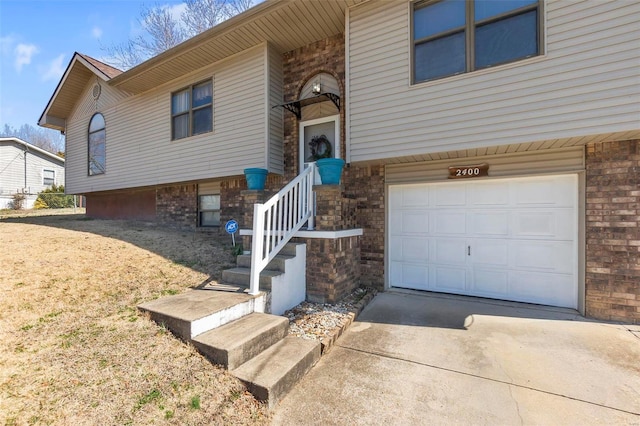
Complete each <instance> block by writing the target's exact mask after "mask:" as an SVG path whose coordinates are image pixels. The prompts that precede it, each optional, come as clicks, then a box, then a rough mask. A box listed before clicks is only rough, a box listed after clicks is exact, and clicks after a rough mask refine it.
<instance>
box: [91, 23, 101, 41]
mask: <svg viewBox="0 0 640 426" xmlns="http://www.w3.org/2000/svg"><path fill="white" fill-rule="evenodd" d="M91 36H92V37H93V38H98V39H99V38H100V37H102V28H100V27H98V26H95V27H93V28H92V29H91Z"/></svg>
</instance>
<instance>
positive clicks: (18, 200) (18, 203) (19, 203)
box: [11, 192, 27, 210]
mask: <svg viewBox="0 0 640 426" xmlns="http://www.w3.org/2000/svg"><path fill="white" fill-rule="evenodd" d="M26 199H27V197H26V196H25V195H24V194H22V193H20V192H16V193H15V194H13V197H12V200H11V208H12V209H14V210H22V207H24V200H26Z"/></svg>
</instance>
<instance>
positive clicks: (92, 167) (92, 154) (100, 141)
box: [89, 113, 107, 176]
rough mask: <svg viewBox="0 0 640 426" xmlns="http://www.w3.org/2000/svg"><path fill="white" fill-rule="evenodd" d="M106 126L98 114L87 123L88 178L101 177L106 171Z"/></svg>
mask: <svg viewBox="0 0 640 426" xmlns="http://www.w3.org/2000/svg"><path fill="white" fill-rule="evenodd" d="M105 128H106V126H105V122H104V117H103V116H102V114H100V113H96V114H94V116H93V117H91V121H90V122H89V176H93V175H101V174H103V173H104V172H105V171H106V153H107V151H106V140H107V133H106V129H105Z"/></svg>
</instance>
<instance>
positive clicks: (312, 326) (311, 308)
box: [284, 288, 375, 342]
mask: <svg viewBox="0 0 640 426" xmlns="http://www.w3.org/2000/svg"><path fill="white" fill-rule="evenodd" d="M374 293H375V291H374V290H372V289H369V288H357V289H356V290H355V291H354V292H353V293H351V294H350V295H349V296H347V297H345V298H344V299H343V300H342V301H341V302H338V303H334V304H329V303H311V302H302V303H301V304H299V305H298V306H296V307H294V308H293V309H290V310H288V311H286V312H285V313H284V315H285V316H286V317H287V318H288V319H289V335H293V336H297V337H302V338H303V339H309V340H319V341H321V342H323V341H324V340H328V339H334V338H335V336H337V335H339V334H341V332H342V329H343V328H344V327H346V326H347V325H348V324H349V323H350V322H351V321H353V319H355V316H356V315H357V314H358V313H359V311H360V310H361V309H362V308H363V307H364V306H365V305H366V303H368V301H369V300H371V298H372V297H373V295H374Z"/></svg>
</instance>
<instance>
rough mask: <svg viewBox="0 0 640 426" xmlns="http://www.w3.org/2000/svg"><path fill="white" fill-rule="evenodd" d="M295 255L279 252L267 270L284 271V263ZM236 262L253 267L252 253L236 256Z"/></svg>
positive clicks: (241, 265)
mask: <svg viewBox="0 0 640 426" xmlns="http://www.w3.org/2000/svg"><path fill="white" fill-rule="evenodd" d="M294 257H295V256H290V255H286V254H278V255H277V256H276V257H274V258H273V260H272V261H271V262H269V264H268V265H267V267H266V268H264V269H266V270H271V271H280V272H284V265H285V262H286V261H287V260H288V259H293V258H294ZM236 263H237V265H238V266H239V267H241V268H251V255H250V254H241V255H239V256H238V257H237V258H236Z"/></svg>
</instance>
